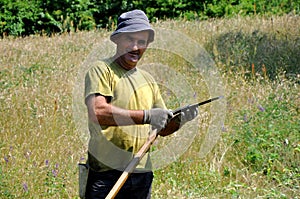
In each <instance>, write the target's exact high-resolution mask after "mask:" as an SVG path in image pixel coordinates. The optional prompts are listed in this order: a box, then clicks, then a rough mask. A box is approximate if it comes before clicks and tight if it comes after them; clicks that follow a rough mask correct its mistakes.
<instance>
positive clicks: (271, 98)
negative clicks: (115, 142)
mask: <svg viewBox="0 0 300 199" xmlns="http://www.w3.org/2000/svg"><path fill="white" fill-rule="evenodd" d="M286 21H288V22H286ZM299 22H300V19H299V17H297V16H288V15H287V16H282V17H273V18H272V19H271V18H264V17H252V18H239V17H237V18H235V19H220V20H211V21H203V22H196V21H195V22H186V21H165V22H159V23H157V24H154V26H155V27H165V28H170V29H174V30H178V31H181V32H183V33H184V34H186V35H188V36H189V37H191V38H192V39H193V40H195V41H197V42H198V43H199V44H200V45H202V46H204V47H205V48H206V49H207V50H208V52H209V53H210V54H211V56H212V57H213V58H214V60H215V62H216V65H217V66H218V69H219V71H220V74H221V78H222V81H223V82H224V85H223V86H224V87H225V90H226V93H225V96H226V100H227V107H226V110H227V111H226V120H225V123H224V126H223V128H222V135H221V139H220V140H219V141H218V143H217V144H216V145H215V146H214V148H213V150H212V151H211V152H210V153H209V154H208V155H207V156H205V157H202V158H200V157H199V154H198V151H199V143H200V142H201V137H200V135H201V133H202V132H201V131H204V130H205V129H206V128H204V127H203V128H201V129H199V136H197V137H196V139H195V140H194V142H193V144H192V145H191V147H189V150H187V151H186V152H185V153H184V154H183V156H181V158H180V159H179V160H178V161H176V162H174V163H172V164H170V165H169V166H167V167H165V168H162V169H160V170H156V171H155V180H154V184H153V198H299V192H300V184H299V182H300V172H299V168H300V134H299V129H300V120H299V107H300V92H299V91H300V89H299V74H300V72H299V68H300V67H299V57H300V56H299V49H300V48H299V45H300V44H299V41H300V39H299V35H300V28H299V24H300V23H299ZM254 33H255V34H254ZM108 36H109V33H108V32H106V31H97V32H79V33H76V34H71V35H60V36H55V37H51V38H48V37H26V38H17V39H12V38H6V39H3V40H1V41H0V42H1V45H0V52H1V55H0V60H1V70H0V77H1V80H0V87H1V95H0V103H1V114H2V117H1V119H0V124H1V125H0V126H1V128H0V130H1V143H0V150H1V160H0V163H1V165H0V196H1V198H78V179H77V178H78V172H77V163H78V162H80V161H82V160H83V159H84V158H85V153H86V145H85V143H83V142H82V141H81V139H80V138H79V135H80V133H81V132H79V130H78V129H77V128H76V126H75V124H74V120H73V115H72V92H73V88H74V85H75V84H76V80H77V79H76V77H77V72H78V71H79V68H80V66H81V63H82V62H83V61H84V60H85V58H86V57H87V56H88V55H89V53H90V52H91V50H92V49H93V46H94V44H96V43H99V42H100V41H102V40H103V38H107V37H108ZM258 37H259V39H260V40H259V39H258ZM266 41H268V42H266ZM100 43H101V42H100ZM149 56H151V53H150V54H149ZM155 56H156V57H157V56H158V55H155ZM156 57H154V55H153V57H150V59H154V60H155V59H156ZM167 62H169V64H173V66H174V68H175V69H178V70H179V71H180V72H181V73H184V74H186V76H187V77H186V79H187V81H189V82H190V83H191V85H193V86H195V87H197V86H199V88H203V85H202V86H201V85H200V84H201V81H196V80H197V79H199V78H200V77H199V75H195V73H193V72H192V71H189V70H188V69H187V68H184V67H182V62H181V61H180V60H179V58H178V60H177V58H176V57H175V58H174V57H171V58H170V59H167ZM262 64H264V66H265V69H263V67H262ZM177 65H178V66H177ZM285 70H286V73H284V71H285ZM195 82H196V83H195ZM202 83H203V82H202ZM199 94H201V95H202V96H198V98H199V100H201V99H202V100H203V99H206V98H207V97H208V96H207V95H208V94H207V91H205V88H204V89H203V91H201V92H200V91H199ZM170 100H171V99H170ZM167 103H168V104H169V105H170V106H176V105H177V104H174V103H175V102H172V101H169V102H167ZM205 110H206V109H205ZM205 110H202V111H203V112H204V111H205ZM203 117H206V119H207V118H209V116H206V115H205V114H204V115H203ZM202 122H203V124H205V123H206V122H207V123H209V121H207V120H205V119H204V121H202Z"/></svg>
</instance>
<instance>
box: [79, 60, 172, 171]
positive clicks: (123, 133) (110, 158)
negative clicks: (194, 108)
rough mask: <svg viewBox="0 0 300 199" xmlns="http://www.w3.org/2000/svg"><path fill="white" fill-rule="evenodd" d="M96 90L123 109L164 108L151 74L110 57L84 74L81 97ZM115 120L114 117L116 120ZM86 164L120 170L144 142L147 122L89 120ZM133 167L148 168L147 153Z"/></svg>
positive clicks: (149, 165) (149, 168) (148, 131)
mask: <svg viewBox="0 0 300 199" xmlns="http://www.w3.org/2000/svg"><path fill="white" fill-rule="evenodd" d="M91 94H100V95H103V96H106V97H108V98H110V99H111V101H110V103H111V104H112V105H114V106H117V107H120V108H123V109H127V110H149V109H151V108H155V107H159V108H166V107H165V104H164V101H163V99H162V97H161V94H160V91H159V88H158V85H157V84H156V82H155V80H154V78H153V77H152V76H151V75H150V74H149V73H147V72H146V71H144V70H141V69H139V68H134V69H132V70H130V71H127V70H125V69H123V68H122V67H120V66H119V65H117V64H113V63H111V60H110V59H108V60H104V61H97V62H96V63H95V64H94V65H93V67H91V68H90V69H89V71H88V72H87V74H86V78H85V98H87V97H88V96H89V95H91ZM116 122H118V121H116ZM89 131H90V136H91V137H90V141H89V164H90V166H91V168H92V169H94V170H96V171H106V170H110V169H120V170H123V169H124V168H125V167H126V166H127V164H128V163H129V161H130V160H131V159H132V157H133V156H134V154H136V153H137V152H138V151H139V149H140V148H141V147H142V145H143V144H144V143H145V142H146V140H147V138H148V136H149V133H150V126H149V125H147V124H144V125H141V124H139V125H127V126H100V125H99V124H96V123H94V122H92V121H89ZM137 170H151V162H150V159H149V154H146V155H145V156H144V158H143V159H142V160H141V161H140V163H139V164H138V166H137Z"/></svg>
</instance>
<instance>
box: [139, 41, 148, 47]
mask: <svg viewBox="0 0 300 199" xmlns="http://www.w3.org/2000/svg"><path fill="white" fill-rule="evenodd" d="M146 44H147V42H146V40H139V41H138V45H139V46H146Z"/></svg>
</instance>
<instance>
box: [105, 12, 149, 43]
mask: <svg viewBox="0 0 300 199" xmlns="http://www.w3.org/2000/svg"><path fill="white" fill-rule="evenodd" d="M117 25H118V26H117V29H116V30H115V31H114V32H113V33H112V34H111V35H110V40H111V41H113V42H114V43H115V41H116V38H117V37H118V35H119V34H120V33H130V32H140V31H143V30H148V31H149V39H148V42H149V43H150V42H153V40H154V30H153V29H152V27H151V26H150V23H149V20H148V17H147V16H146V14H145V13H144V12H143V11H141V10H132V11H129V12H125V13H123V14H121V15H120V17H119V18H118V24H117Z"/></svg>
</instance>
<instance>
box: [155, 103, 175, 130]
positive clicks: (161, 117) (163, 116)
mask: <svg viewBox="0 0 300 199" xmlns="http://www.w3.org/2000/svg"><path fill="white" fill-rule="evenodd" d="M172 116H173V114H172V112H171V111H168V110H165V109H158V108H157V109H152V110H151V122H150V124H151V125H153V126H155V127H157V128H164V127H165V125H166V123H167V119H168V118H169V117H172Z"/></svg>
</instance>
